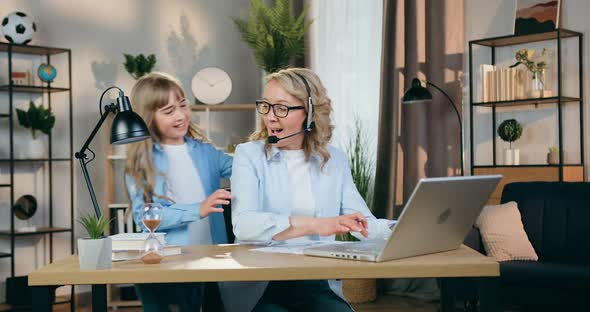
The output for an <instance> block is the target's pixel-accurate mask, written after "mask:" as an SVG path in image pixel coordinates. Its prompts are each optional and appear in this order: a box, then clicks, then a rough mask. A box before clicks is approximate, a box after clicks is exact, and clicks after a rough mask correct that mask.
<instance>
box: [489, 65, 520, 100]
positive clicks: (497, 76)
mask: <svg viewBox="0 0 590 312" xmlns="http://www.w3.org/2000/svg"><path fill="white" fill-rule="evenodd" d="M480 74H481V80H482V82H481V101H482V102H498V101H511V100H518V99H524V98H526V91H527V90H526V74H525V72H524V71H523V70H521V69H518V68H500V67H497V66H495V65H490V64H481V66H480Z"/></svg>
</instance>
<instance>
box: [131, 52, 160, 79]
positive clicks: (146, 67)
mask: <svg viewBox="0 0 590 312" xmlns="http://www.w3.org/2000/svg"><path fill="white" fill-rule="evenodd" d="M123 56H125V63H123V65H125V70H127V72H128V73H129V74H130V75H131V76H132V77H133V78H134V79H135V80H137V79H139V78H141V77H142V76H143V75H145V74H148V73H150V72H151V71H152V70H153V69H154V66H155V65H156V56H155V55H154V54H150V55H148V56H147V57H145V55H143V54H139V55H137V56H133V55H131V54H125V53H124V54H123Z"/></svg>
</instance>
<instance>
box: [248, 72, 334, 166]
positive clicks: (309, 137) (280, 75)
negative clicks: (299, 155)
mask: <svg viewBox="0 0 590 312" xmlns="http://www.w3.org/2000/svg"><path fill="white" fill-rule="evenodd" d="M301 77H304V78H305V80H307V83H308V85H309V88H310V89H311V97H312V100H313V114H312V120H313V122H314V124H315V127H314V128H313V130H312V131H311V132H307V133H305V137H304V138H303V152H304V154H305V160H309V158H310V156H311V154H312V153H314V152H315V153H318V154H320V156H322V158H323V161H322V168H323V167H324V166H325V165H326V163H327V162H328V160H330V153H329V152H328V149H327V145H328V143H329V142H330V139H332V131H333V130H334V125H332V122H331V119H330V114H331V113H332V100H331V99H330V98H329V97H328V95H327V93H326V88H325V87H324V85H323V84H322V82H321V80H320V78H319V77H318V76H317V75H316V74H315V73H314V72H313V71H311V70H309V69H307V68H287V69H283V70H280V71H278V72H276V73H272V74H269V75H268V76H266V78H265V82H266V83H268V82H269V81H271V80H274V81H276V82H277V83H278V84H279V85H280V86H281V87H283V89H284V90H285V91H287V93H289V94H290V95H292V96H294V97H295V98H297V99H298V100H299V101H301V104H302V105H303V106H305V112H306V113H307V112H308V111H309V107H308V102H307V97H308V94H307V89H306V88H305V83H304V82H303V80H302V78H301ZM258 122H259V124H260V127H259V129H260V130H258V131H255V132H254V133H252V135H250V140H253V141H254V140H265V141H266V139H267V138H268V136H269V135H268V131H267V130H266V126H265V125H264V121H263V120H262V118H261V116H260V117H259V118H258ZM306 125H307V120H305V121H303V124H302V125H301V126H302V129H303V128H305V126H306ZM271 148H272V146H271V145H270V144H269V143H268V142H266V143H265V149H266V152H267V153H270V150H271Z"/></svg>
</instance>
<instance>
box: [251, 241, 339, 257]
mask: <svg viewBox="0 0 590 312" xmlns="http://www.w3.org/2000/svg"><path fill="white" fill-rule="evenodd" d="M350 243H351V242H341V241H312V240H308V241H304V242H292V243H289V242H285V243H278V244H273V245H272V246H269V247H262V248H254V249H251V250H253V251H259V252H270V253H286V254H293V255H302V254H303V249H305V248H309V247H317V246H323V245H334V244H350Z"/></svg>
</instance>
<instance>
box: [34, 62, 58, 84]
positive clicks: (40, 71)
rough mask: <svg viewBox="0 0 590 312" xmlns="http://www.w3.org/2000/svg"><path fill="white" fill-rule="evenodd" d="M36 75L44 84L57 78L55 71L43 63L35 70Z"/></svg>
mask: <svg viewBox="0 0 590 312" xmlns="http://www.w3.org/2000/svg"><path fill="white" fill-rule="evenodd" d="M37 75H38V76H39V79H41V80H42V81H44V82H52V81H53V79H55V76H57V70H56V69H55V67H53V66H51V65H50V64H45V63H43V64H41V65H39V68H37Z"/></svg>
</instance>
